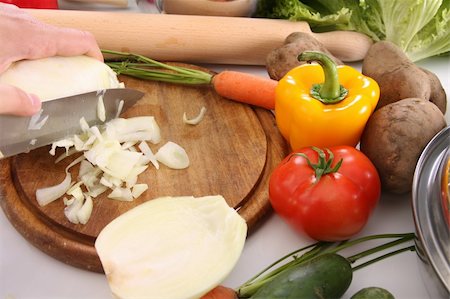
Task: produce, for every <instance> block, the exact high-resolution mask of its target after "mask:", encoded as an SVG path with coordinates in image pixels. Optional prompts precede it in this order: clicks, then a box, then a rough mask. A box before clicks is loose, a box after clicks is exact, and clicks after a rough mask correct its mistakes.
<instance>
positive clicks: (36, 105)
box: [28, 93, 41, 108]
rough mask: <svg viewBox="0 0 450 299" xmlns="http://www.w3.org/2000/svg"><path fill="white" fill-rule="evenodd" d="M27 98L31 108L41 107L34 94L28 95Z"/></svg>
mask: <svg viewBox="0 0 450 299" xmlns="http://www.w3.org/2000/svg"><path fill="white" fill-rule="evenodd" d="M28 98H29V99H30V102H31V106H33V107H36V108H37V107H41V100H40V99H39V97H38V96H37V95H35V94H31V93H30V94H28Z"/></svg>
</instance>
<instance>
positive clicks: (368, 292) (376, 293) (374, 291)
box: [350, 287, 394, 299]
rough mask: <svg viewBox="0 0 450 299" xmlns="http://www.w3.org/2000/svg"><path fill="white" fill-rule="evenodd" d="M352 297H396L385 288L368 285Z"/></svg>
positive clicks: (369, 298)
mask: <svg viewBox="0 0 450 299" xmlns="http://www.w3.org/2000/svg"><path fill="white" fill-rule="evenodd" d="M350 299H394V295H392V294H391V293H390V292H389V291H388V290H385V289H383V288H378V287H368V288H364V289H361V290H359V291H358V292H357V293H355V294H354V295H353V296H352V297H351V298H350Z"/></svg>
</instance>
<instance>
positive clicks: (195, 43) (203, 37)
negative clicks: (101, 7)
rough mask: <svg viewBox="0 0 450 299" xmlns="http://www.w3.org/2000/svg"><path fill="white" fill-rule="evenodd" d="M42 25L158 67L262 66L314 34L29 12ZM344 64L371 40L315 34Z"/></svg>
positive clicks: (209, 19) (249, 22) (261, 23)
mask: <svg viewBox="0 0 450 299" xmlns="http://www.w3.org/2000/svg"><path fill="white" fill-rule="evenodd" d="M28 12H29V13H31V14H32V15H34V16H35V17H37V18H38V19H40V20H41V21H43V22H46V23H50V24H53V25H57V26H64V27H73V28H79V29H82V30H86V31H90V32H91V33H93V34H94V36H95V37H96V39H97V42H98V44H99V46H100V47H101V48H102V49H108V50H115V51H125V52H133V53H138V54H142V55H146V56H149V57H151V58H153V59H156V60H162V61H182V62H193V63H218V64H243V65H264V64H265V59H266V56H267V54H268V53H269V52H270V51H272V50H273V49H275V48H277V47H280V46H282V45H283V43H284V40H285V38H286V37H287V36H288V35H289V34H291V33H292V32H298V31H300V32H307V33H310V34H313V33H312V32H311V29H310V27H309V25H308V23H306V22H291V21H287V20H274V19H262V18H243V17H219V16H194V15H170V14H145V13H129V12H105V11H103V12H99V11H72V10H67V11H65V10H60V11H51V10H37V9H35V10H33V9H31V10H28ZM314 36H315V37H316V38H318V39H319V40H320V41H321V42H323V43H324V45H325V47H326V48H328V49H329V51H330V52H331V53H332V54H333V55H335V56H336V57H337V58H339V59H341V60H343V61H358V60H361V59H363V58H364V56H365V55H366V53H367V51H368V49H369V47H370V45H371V43H372V42H371V40H370V39H369V38H368V37H367V36H365V35H363V34H360V33H356V32H352V33H349V32H329V33H320V34H314Z"/></svg>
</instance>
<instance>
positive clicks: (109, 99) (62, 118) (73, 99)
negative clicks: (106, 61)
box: [0, 88, 144, 158]
mask: <svg viewBox="0 0 450 299" xmlns="http://www.w3.org/2000/svg"><path fill="white" fill-rule="evenodd" d="M143 95H144V93H142V92H140V91H138V90H134V89H129V88H116V89H106V90H101V91H93V92H88V93H84V94H79V95H74V96H69V97H64V98H60V99H54V100H50V101H46V102H43V103H42V109H41V111H40V112H39V113H37V114H35V115H33V116H30V117H22V116H13V115H0V157H2V156H3V158H6V157H10V156H13V155H16V154H19V153H25V152H28V151H30V150H32V149H35V148H38V147H41V146H44V145H48V144H51V143H53V142H55V141H58V140H61V139H63V138H66V137H69V136H71V135H74V134H77V133H79V132H80V131H81V127H80V119H81V118H82V117H84V118H85V119H86V121H87V123H88V124H89V125H90V126H92V125H98V124H101V123H103V122H102V121H101V120H100V119H99V118H98V114H97V106H98V103H99V98H101V97H103V103H104V107H105V116H106V117H105V121H108V120H111V119H113V118H115V117H116V116H118V115H119V114H120V113H121V112H123V111H125V110H126V109H128V108H130V107H131V106H133V105H134V104H135V103H136V102H137V101H138V100H139V99H140V98H142V96H143ZM122 101H123V102H122Z"/></svg>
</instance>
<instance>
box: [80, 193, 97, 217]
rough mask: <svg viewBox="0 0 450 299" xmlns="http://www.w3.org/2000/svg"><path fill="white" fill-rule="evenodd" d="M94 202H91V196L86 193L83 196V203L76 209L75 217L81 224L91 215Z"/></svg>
mask: <svg viewBox="0 0 450 299" xmlns="http://www.w3.org/2000/svg"><path fill="white" fill-rule="evenodd" d="M93 205H94V203H93V202H92V198H91V197H90V196H89V195H87V196H85V200H84V203H83V205H82V206H81V207H80V208H79V209H78V211H77V219H78V222H79V223H81V224H86V223H87V222H88V220H89V218H90V217H91V214H92V208H93Z"/></svg>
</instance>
